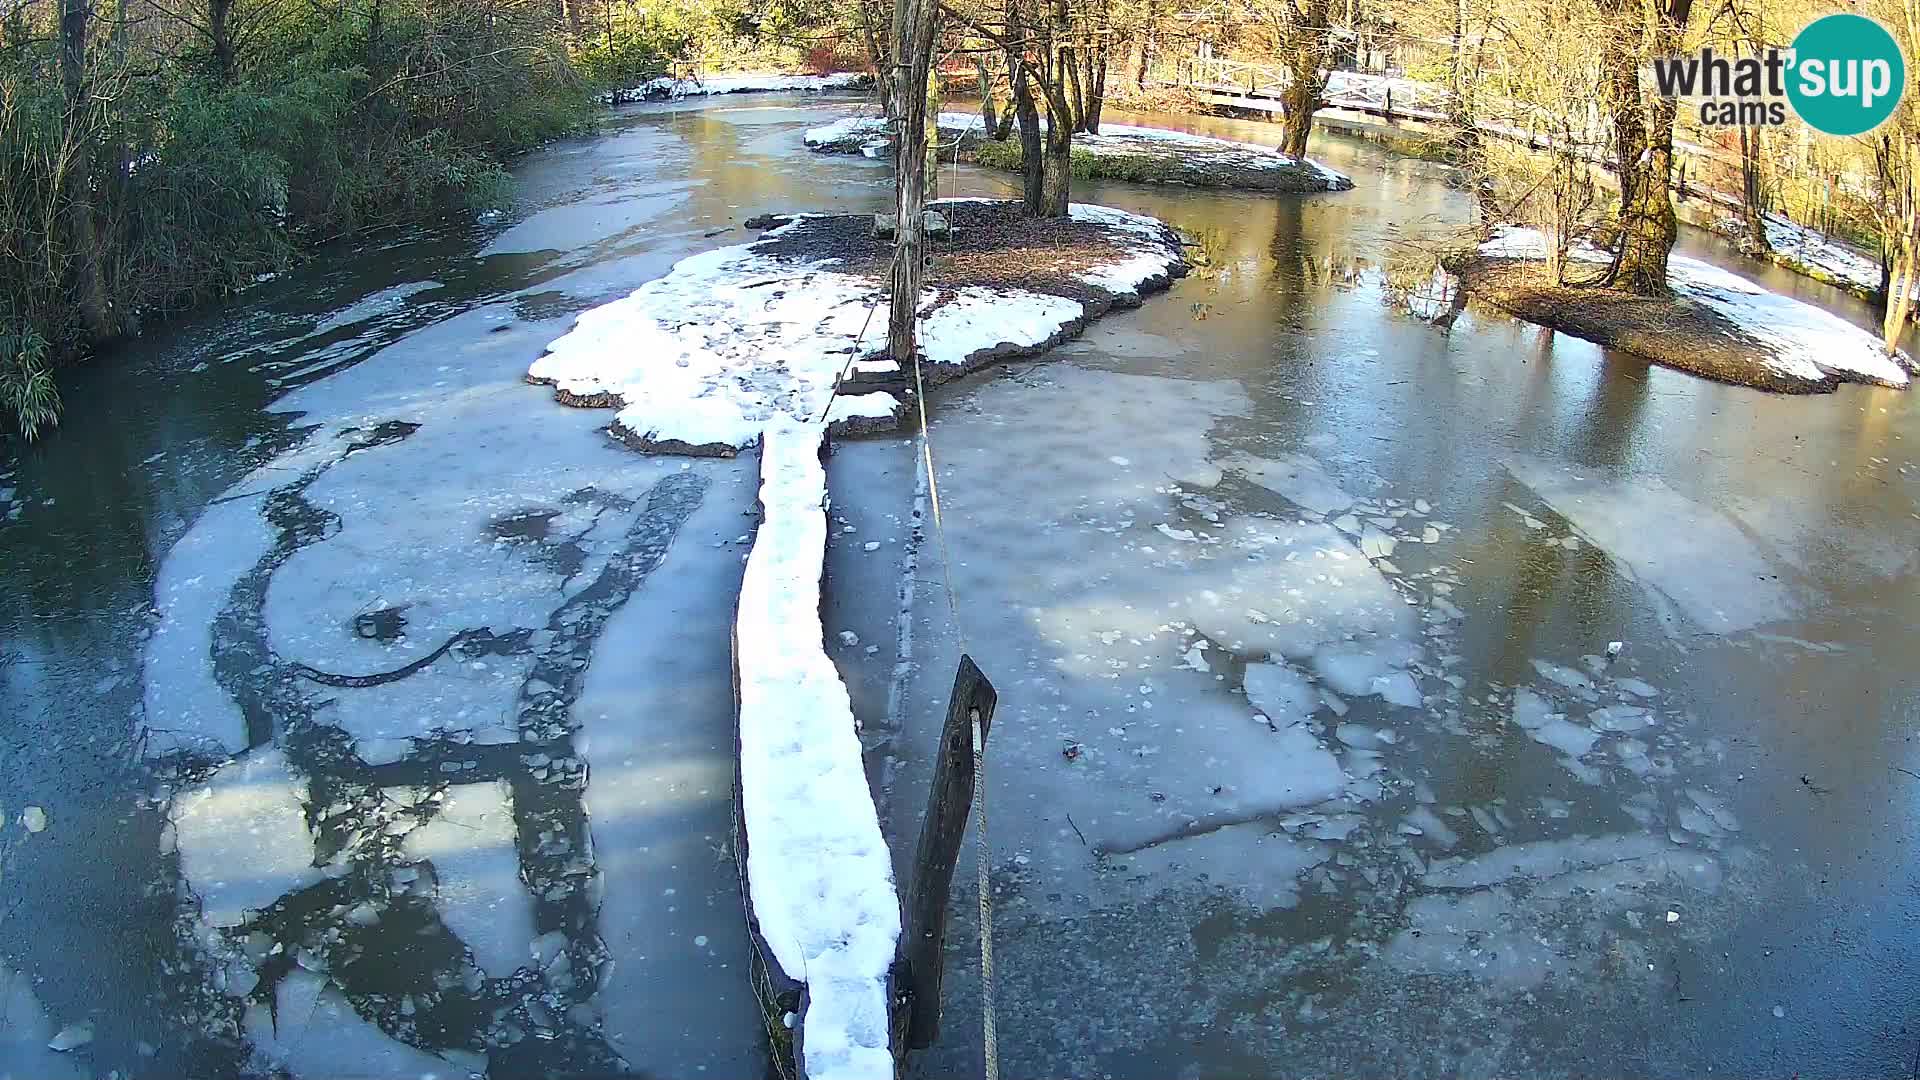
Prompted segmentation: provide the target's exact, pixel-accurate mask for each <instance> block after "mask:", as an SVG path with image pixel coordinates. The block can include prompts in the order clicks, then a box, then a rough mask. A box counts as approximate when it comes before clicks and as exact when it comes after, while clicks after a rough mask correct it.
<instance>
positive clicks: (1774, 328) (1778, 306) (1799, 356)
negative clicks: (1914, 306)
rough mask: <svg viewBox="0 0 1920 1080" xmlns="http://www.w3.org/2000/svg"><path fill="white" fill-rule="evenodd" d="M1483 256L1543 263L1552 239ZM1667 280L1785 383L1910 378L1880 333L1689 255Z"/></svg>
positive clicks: (1520, 233) (1673, 265) (1504, 237)
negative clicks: (1748, 343) (1747, 341)
mask: <svg viewBox="0 0 1920 1080" xmlns="http://www.w3.org/2000/svg"><path fill="white" fill-rule="evenodd" d="M1480 253H1481V254H1482V255H1488V256H1492V257H1496V258H1517V259H1544V258H1545V257H1546V239H1545V237H1543V236H1542V235H1541V233H1540V231H1539V230H1538V229H1530V228H1507V229H1504V230H1502V231H1501V232H1500V234H1499V235H1497V236H1495V237H1494V238H1493V239H1491V240H1488V241H1487V242H1486V243H1484V244H1482V245H1480ZM1568 254H1569V255H1570V256H1571V257H1572V258H1575V259H1579V260H1581V261H1585V262H1593V263H1604V262H1606V261H1607V258H1608V257H1607V254H1606V253H1605V252H1603V251H1599V250H1597V249H1595V248H1593V247H1590V246H1585V245H1582V246H1579V247H1576V248H1575V249H1573V250H1571V251H1569V253H1568ZM1667 280H1668V283H1669V284H1670V285H1671V286H1672V288H1673V291H1674V293H1675V295H1677V296H1679V297H1680V298H1682V299H1685V300H1690V301H1693V302H1694V303H1697V304H1699V305H1701V306H1702V307H1704V308H1706V309H1708V310H1710V311H1713V312H1714V313H1716V314H1718V315H1720V316H1722V317H1724V318H1726V319H1727V320H1728V321H1730V322H1732V323H1733V324H1734V325H1736V326H1738V327H1740V329H1741V330H1742V332H1744V333H1745V334H1747V335H1748V336H1749V337H1752V338H1753V339H1755V340H1756V341H1758V342H1759V343H1761V344H1762V345H1764V346H1768V347H1769V351H1767V352H1765V353H1763V354H1762V359H1763V361H1764V362H1765V363H1766V365H1767V366H1768V367H1769V368H1770V369H1772V370H1773V371H1774V372H1775V373H1776V374H1778V375H1779V376H1780V377H1782V378H1784V379H1788V380H1796V381H1800V382H1805V383H1809V384H1820V383H1827V382H1829V381H1830V380H1832V379H1833V378H1834V377H1835V376H1838V377H1839V378H1842V379H1846V380H1850V381H1854V382H1868V383H1877V384H1879V385H1882V386H1892V387H1902V388H1904V387H1905V386H1906V385H1907V384H1908V382H1909V381H1910V378H1911V376H1910V375H1909V373H1908V364H1909V363H1910V361H1909V360H1908V359H1907V357H1906V355H1905V354H1904V353H1901V354H1899V355H1897V356H1888V355H1887V351H1886V348H1885V346H1884V345H1883V344H1882V343H1881V341H1880V339H1879V338H1878V337H1876V336H1875V335H1874V334H1872V333H1869V332H1868V331H1866V330H1862V329H1861V328H1859V327H1857V326H1855V325H1853V324H1852V323H1850V322H1848V321H1846V320H1845V319H1842V318H1840V317H1839V316H1838V315H1835V314H1833V313H1832V312H1829V311H1827V310H1825V309H1823V308H1817V307H1814V306H1813V305H1811V304H1806V303H1802V302H1801V301H1799V300H1795V299H1793V298H1792V297H1789V296H1781V295H1780V294H1779V293H1775V292H1769V291H1768V290H1766V289H1764V288H1761V287H1760V286H1759V285H1758V284H1756V283H1755V282H1753V281H1752V280H1750V279H1748V278H1744V277H1741V276H1740V275H1739V274H1736V273H1733V272H1732V271H1730V270H1722V269H1721V268H1719V267H1717V266H1714V265H1712V264H1711V263H1706V262H1702V261H1701V260H1699V259H1695V258H1691V257H1689V256H1686V255H1680V254H1674V255H1672V256H1669V258H1668V260H1667Z"/></svg>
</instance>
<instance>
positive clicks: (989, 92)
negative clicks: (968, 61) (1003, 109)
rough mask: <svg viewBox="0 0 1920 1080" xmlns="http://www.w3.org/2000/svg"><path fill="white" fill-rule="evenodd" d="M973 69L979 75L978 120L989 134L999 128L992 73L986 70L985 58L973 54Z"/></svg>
mask: <svg viewBox="0 0 1920 1080" xmlns="http://www.w3.org/2000/svg"><path fill="white" fill-rule="evenodd" d="M973 70H974V71H975V72H976V73H977V74H978V75H979V76H980V120H981V123H982V125H983V126H984V127H985V129H986V132H987V134H988V135H989V136H992V135H993V134H994V132H997V131H999V130H1000V116H999V111H998V110H997V109H996V108H995V107H994V104H993V73H992V72H990V71H988V70H987V58H986V57H985V56H980V55H975V56H974V58H973Z"/></svg>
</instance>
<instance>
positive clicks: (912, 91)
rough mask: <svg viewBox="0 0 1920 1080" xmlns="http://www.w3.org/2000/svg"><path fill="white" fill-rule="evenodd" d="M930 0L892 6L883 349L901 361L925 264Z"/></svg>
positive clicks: (907, 356)
mask: <svg viewBox="0 0 1920 1080" xmlns="http://www.w3.org/2000/svg"><path fill="white" fill-rule="evenodd" d="M938 11H939V9H938V7H937V6H936V4H935V0H900V2H899V4H898V5H897V6H896V7H895V8H894V10H893V58H894V65H893V78H892V80H891V82H890V84H889V89H890V90H891V91H892V94H893V109H892V110H891V111H892V113H893V117H894V155H893V162H894V176H893V194H894V210H895V214H894V222H893V236H894V241H893V243H894V249H893V267H892V272H891V274H890V282H889V284H890V286H891V288H890V291H891V293H892V295H891V297H890V302H889V305H888V308H887V355H888V356H890V357H892V358H893V359H894V360H895V361H897V362H899V363H900V364H901V365H903V366H904V365H906V364H907V363H909V362H910V361H911V360H912V359H913V355H914V344H915V343H914V319H915V316H916V315H917V314H918V310H919V306H920V281H921V278H922V276H923V272H924V270H925V266H924V260H925V258H926V254H925V252H924V251H923V249H922V242H923V240H924V239H925V237H924V232H925V227H926V223H925V219H924V217H923V213H924V209H925V206H926V182H927V178H926V167H927V157H926V152H927V75H928V73H929V72H930V71H931V70H932V68H933V35H934V28H935V27H934V24H935V22H936V17H937V15H938Z"/></svg>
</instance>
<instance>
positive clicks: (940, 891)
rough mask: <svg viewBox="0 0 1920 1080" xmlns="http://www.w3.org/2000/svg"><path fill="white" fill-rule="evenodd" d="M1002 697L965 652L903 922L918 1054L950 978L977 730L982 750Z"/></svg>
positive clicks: (910, 1038)
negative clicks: (954, 900) (951, 926)
mask: <svg viewBox="0 0 1920 1080" xmlns="http://www.w3.org/2000/svg"><path fill="white" fill-rule="evenodd" d="M998 700H999V696H998V695H997V694H996V693H995V692H994V689H993V684H992V683H990V682H988V681H987V677H986V676H985V675H983V674H981V672H980V669H979V667H977V666H976V665H975V664H974V662H973V657H971V656H967V655H965V654H962V655H961V657H960V670H959V671H958V672H956V673H955V674H954V677H953V696H952V697H951V698H950V699H949V700H948V702H947V720H946V724H945V725H944V726H943V727H942V728H941V729H940V749H939V754H938V757H937V758H936V759H935V761H934V767H933V784H932V786H931V788H930V789H929V790H928V792H927V816H926V819H925V820H924V821H922V822H921V823H920V841H919V844H918V846H917V847H916V848H915V850H914V857H913V880H912V884H911V885H910V886H909V887H908V890H907V895H906V898H905V905H904V908H905V910H904V913H903V915H902V918H901V925H902V930H903V932H902V934H901V937H900V953H901V960H902V964H901V969H902V976H903V978H904V982H905V988H906V990H907V992H908V1005H907V1007H908V1010H909V1017H908V1025H907V1042H908V1045H909V1046H912V1047H913V1048H915V1049H923V1048H925V1047H928V1046H931V1045H933V1041H934V1039H935V1037H937V1036H938V1035H939V1033H940V984H941V981H942V979H943V978H944V977H945V974H946V944H947V902H948V899H949V897H950V895H951V893H952V891H953V869H954V865H955V864H956V863H957V862H958V861H959V859H960V845H961V843H962V842H963V841H964V840H965V839H966V834H967V818H968V817H969V816H970V815H971V814H972V812H973V792H974V784H975V782H976V780H977V779H978V778H977V777H976V776H975V775H974V760H973V728H974V725H975V724H976V723H977V724H978V725H979V726H980V744H981V746H982V747H983V748H984V747H985V746H986V741H987V732H988V730H989V729H990V728H991V727H992V725H993V709H994V706H995V704H996V703H997V702H998Z"/></svg>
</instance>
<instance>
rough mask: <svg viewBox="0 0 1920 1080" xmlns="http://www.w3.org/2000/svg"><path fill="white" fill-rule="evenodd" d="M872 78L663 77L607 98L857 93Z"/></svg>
mask: <svg viewBox="0 0 1920 1080" xmlns="http://www.w3.org/2000/svg"><path fill="white" fill-rule="evenodd" d="M872 82H873V77H872V76H871V75H866V74H863V73H860V72H853V71H845V72H839V73H836V74H832V75H708V76H706V77H704V78H702V77H697V76H696V77H694V78H688V79H675V78H673V77H671V76H667V75H662V76H660V77H659V78H656V79H649V80H648V81H646V82H643V83H641V84H640V85H638V86H633V87H628V88H627V89H625V90H617V91H614V92H613V93H611V94H608V95H607V100H608V101H609V102H629V101H652V100H660V99H667V100H679V99H680V98H685V97H706V96H710V95H713V94H748V93H774V92H780V91H796V90H798V91H810V92H815V93H817V92H819V91H822V90H857V89H859V88H861V87H863V86H868V85H871V84H872Z"/></svg>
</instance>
